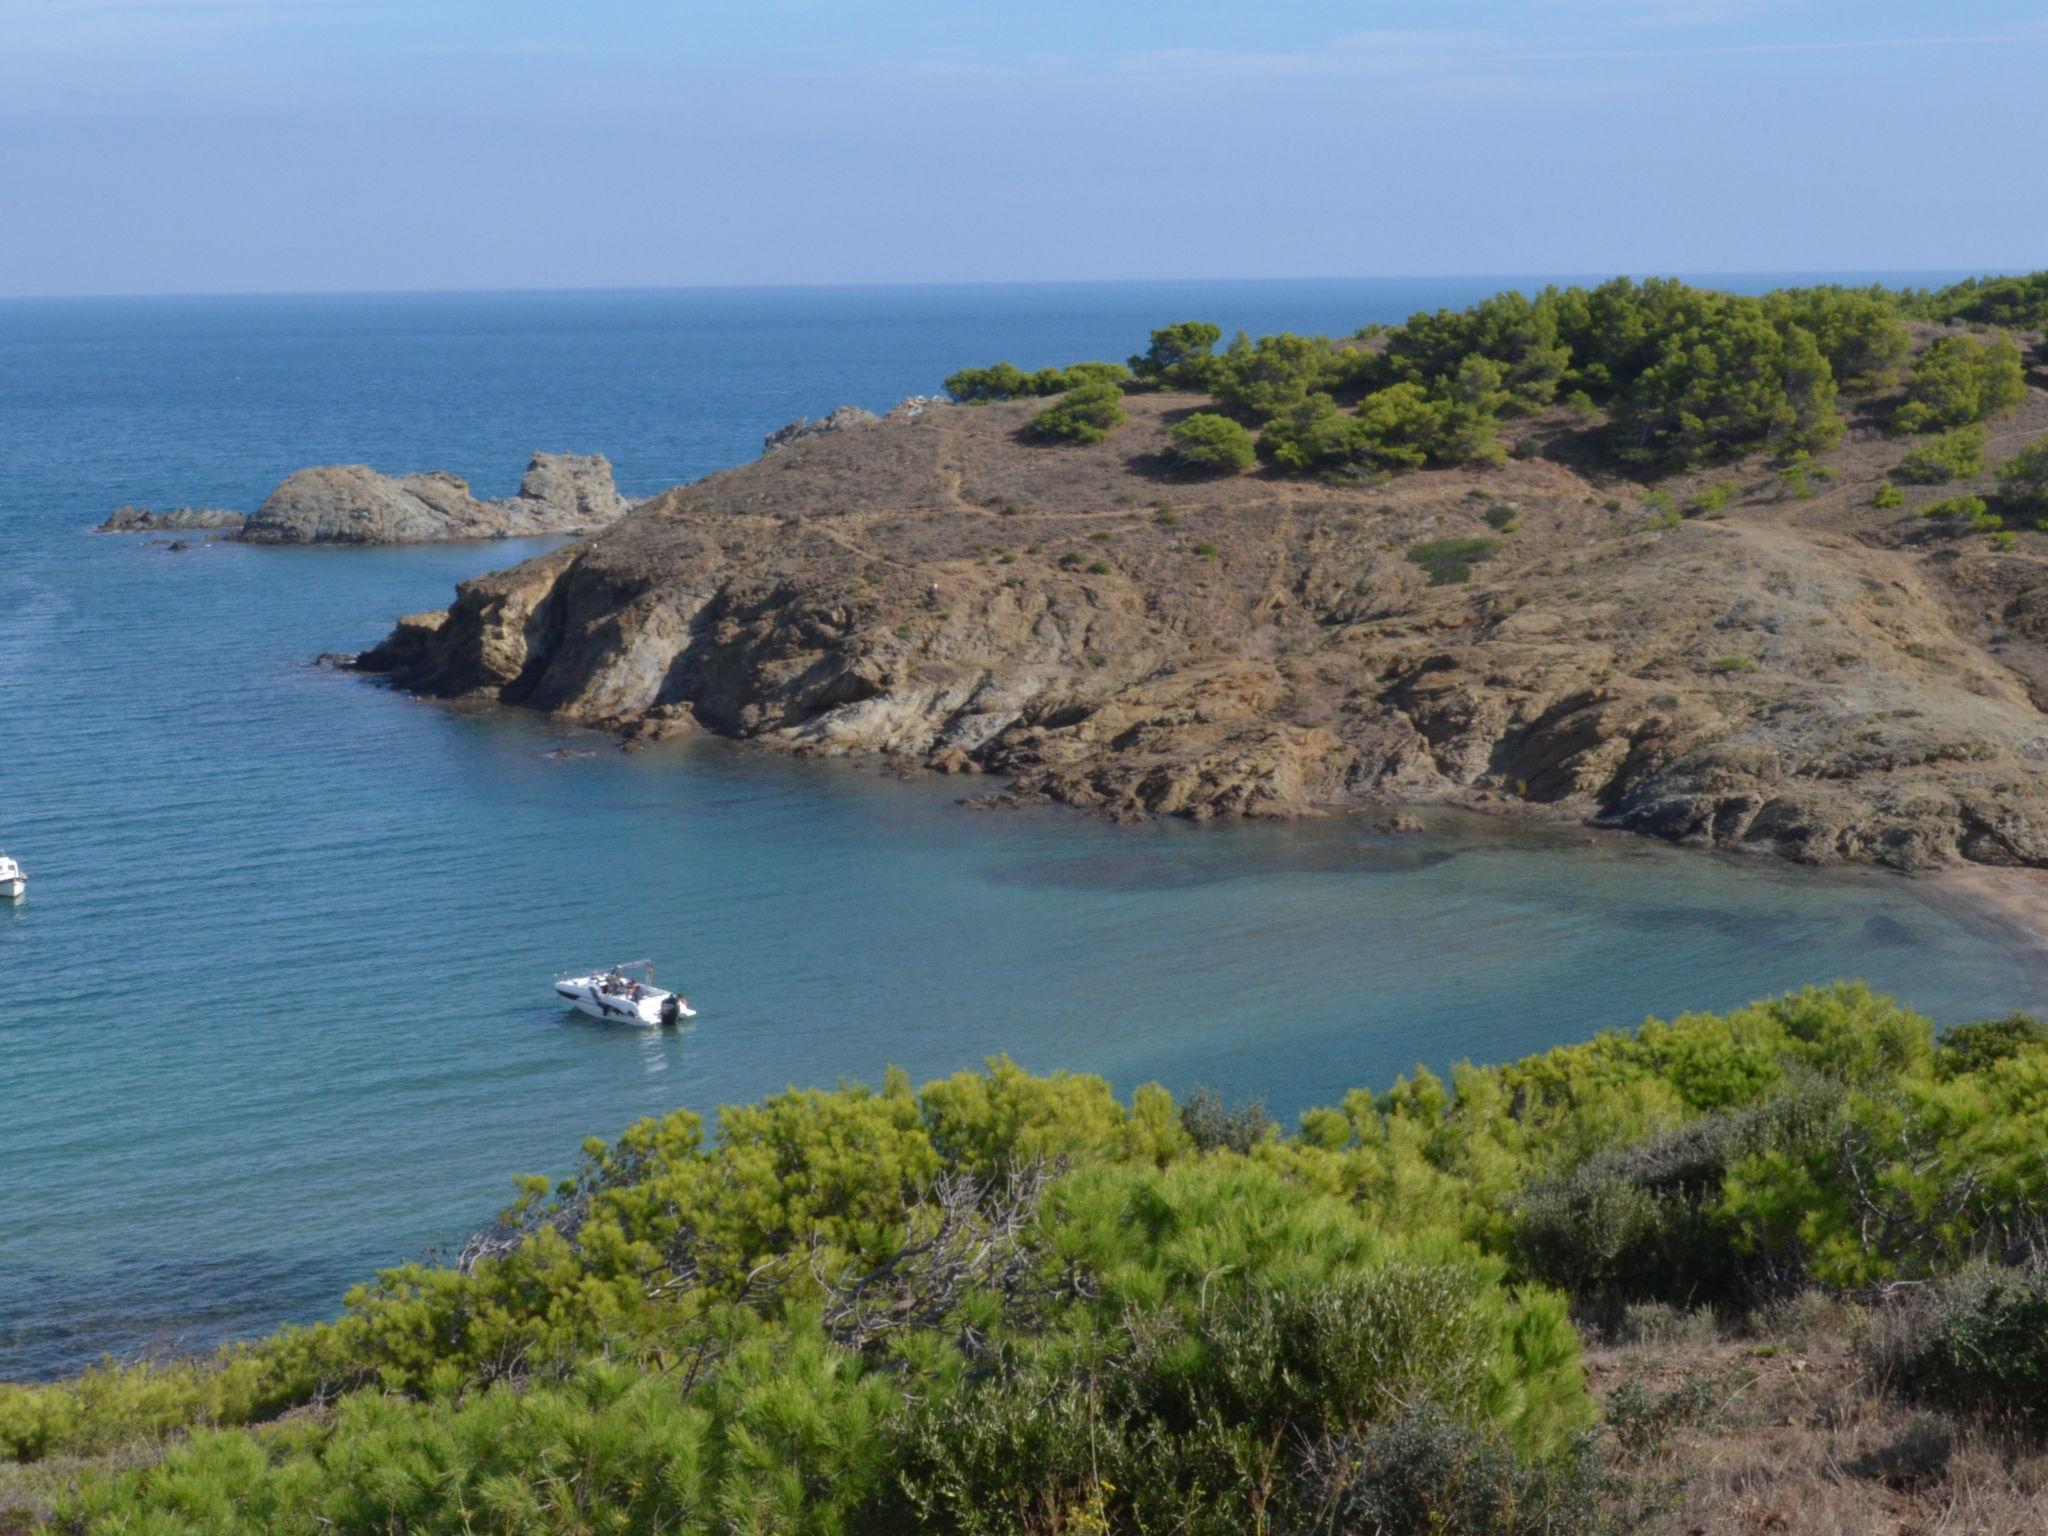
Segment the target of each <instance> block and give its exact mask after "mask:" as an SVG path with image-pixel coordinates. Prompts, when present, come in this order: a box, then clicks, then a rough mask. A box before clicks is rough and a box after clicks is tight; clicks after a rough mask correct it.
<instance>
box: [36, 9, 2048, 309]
mask: <svg viewBox="0 0 2048 1536" xmlns="http://www.w3.org/2000/svg"><path fill="white" fill-rule="evenodd" d="M2044 78H2048V3H2044V0H2027V3H2021V0H1943V3H1935V0H1353V3H1349V4H1343V3H1337V0H1232V3H1221V0H1171V3H1166V0H1093V3H1084V0H665V3H657V0H645V3H640V0H546V3H543V0H0V294H4V295H43V294H76V293H217V292H228V293H248V292H277V291H283V292H299V291H330V290H346V291H353V290H381V289H443V288H458V289H474V288H559V287H648V286H689V285H698V284H784V283H886V282H932V281H942V282H978V281H1013V280H1094V279H1118V278H1219V277H1251V278H1265V277H1312V276H1313V277H1334V276H1358V277H1369V276H1429V275H1450V274H1458V275H1491V274H1538V273H1569V274H1587V275H1593V274H1602V273H1609V272H1620V271H1629V272H1657V271H1683V272H1687V273H1694V274H1704V273H1715V272H1759V271H1768V272H1801V271H1872V272H1876V271H1932V270H1960V269H1969V270H1998V269H2004V270H2028V269H2032V268H2036V267H2042V266H2048V196H2044V195H2043V194H2044V189H2048V172H2044V169H2043V167H2044V166H2048V153H2044V151H2048V107H2044V102H2043V98H2042V94H2041V84H2040V83H2041V82H2042V80H2043V79H2044Z"/></svg>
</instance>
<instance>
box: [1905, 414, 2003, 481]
mask: <svg viewBox="0 0 2048 1536" xmlns="http://www.w3.org/2000/svg"><path fill="white" fill-rule="evenodd" d="M1990 440H1991V434H1990V431H1989V430H1988V429H1987V428H1986V427H1985V426H1984V425H1983V423H1981V422H1972V423H1971V424H1970V425H1968V426H1965V427H1957V428H1956V429H1955V430H1954V431H1951V432H1943V433H1941V434H1940V435H1939V436H1937V437H1931V438H1929V439H1928V440H1927V441H1926V442H1924V443H1919V444H1916V445H1915V446H1914V448H1913V449H1912V451H1911V452H1910V453H1908V454H1907V455H1906V456H1905V457H1904V458H1903V459H1901V460H1899V467H1898V468H1897V469H1895V470H1893V471H1892V474H1893V476H1894V477H1895V478H1897V479H1900V480H1904V481H1906V482H1907V483H1908V484H1910V485H1942V484H1946V483H1947V482H1948V481H1950V480H1967V479H1969V478H1970V477H1971V476H1972V475H1978V474H1982V473H1983V472H1984V448H1985V445H1986V444H1987V443H1989V442H1990Z"/></svg>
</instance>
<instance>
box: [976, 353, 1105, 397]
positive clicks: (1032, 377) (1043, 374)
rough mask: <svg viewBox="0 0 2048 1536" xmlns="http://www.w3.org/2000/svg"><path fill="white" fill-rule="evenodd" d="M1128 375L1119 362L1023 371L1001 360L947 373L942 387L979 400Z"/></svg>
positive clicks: (1055, 390)
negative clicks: (1032, 371) (986, 366)
mask: <svg viewBox="0 0 2048 1536" xmlns="http://www.w3.org/2000/svg"><path fill="white" fill-rule="evenodd" d="M1130 376H1131V375H1130V370H1128V369H1127V368H1125V367H1124V366H1123V364H1121V363H1074V364H1071V365H1070V366H1068V367H1065V368H1041V369H1039V370H1038V371H1037V372H1036V373H1026V372H1024V370H1023V369H1021V368H1019V367H1017V366H1016V365H1015V364H1013V363H1007V362H1004V363H996V364H994V365H993V366H991V367H988V368H963V369H961V370H960V371H959V372H958V373H954V374H948V375H947V377H946V384H945V389H946V393H947V394H949V395H951V396H952V397H953V398H954V399H955V400H959V401H961V402H963V403H968V404H980V403H982V402H984V401H988V400H1013V399H1020V398H1025V397H1029V396H1033V395H1057V394H1061V393H1064V392H1065V391H1067V390H1070V389H1074V388H1077V387H1079V386H1081V385H1084V384H1106V385H1110V386H1112V387H1118V386H1121V385H1122V384H1123V383H1124V381H1126V380H1128V379H1129V378H1130Z"/></svg>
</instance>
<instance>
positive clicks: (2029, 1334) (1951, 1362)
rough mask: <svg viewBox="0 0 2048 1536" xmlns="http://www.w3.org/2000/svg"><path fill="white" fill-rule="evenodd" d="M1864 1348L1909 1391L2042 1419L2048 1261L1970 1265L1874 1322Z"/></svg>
mask: <svg viewBox="0 0 2048 1536" xmlns="http://www.w3.org/2000/svg"><path fill="white" fill-rule="evenodd" d="M1869 1352H1870V1354H1871V1355H1872V1357H1873V1360H1874V1363H1875V1364H1876V1365H1877V1367H1878V1368H1879V1369H1880V1370H1881V1371H1882V1372H1883V1373H1884V1374H1885V1375H1886V1377H1887V1378H1888V1379H1889V1381H1890V1384H1891V1385H1892V1386H1893V1387H1895V1388H1896V1389H1897V1390H1899V1391H1901V1392H1903V1393H1905V1394H1906V1395H1908V1396H1911V1397H1915V1398H1919V1399H1920V1400H1922V1401H1925V1402H1931V1403H1938V1404H1941V1405H1943V1406H1945V1407H1949V1408H1955V1409H1959V1410H1961V1411H1963V1412H1965V1413H1972V1414H1980V1415H1985V1416H1988V1417H1996V1418H2000V1419H2022V1420H2027V1421H2031V1422H2032V1423H2034V1424H2036V1425H2040V1424H2044V1423H2048V1264H2044V1263H2043V1262H2042V1261H2040V1260H2038V1259H2036V1260H2035V1261H2033V1262H2031V1263H2028V1264H2026V1265H2023V1266H2020V1267H2018V1268H2010V1269H2008V1268H2000V1267H1997V1266H1994V1265H1991V1264H1975V1265H1971V1266H1970V1267H1968V1268H1966V1269H1964V1270H1962V1271H1961V1272H1959V1273H1958V1274H1956V1275H1954V1276H1952V1277H1951V1278H1949V1279H1947V1280H1945V1281H1943V1282H1942V1283H1941V1284H1939V1285H1937V1286H1936V1287H1935V1288H1934V1289H1933V1291H1932V1292H1931V1293H1930V1294H1928V1295H1926V1296H1923V1297H1921V1298H1919V1299H1917V1300H1915V1301H1909V1302H1907V1303H1905V1304H1904V1305H1902V1306H1899V1307H1897V1308H1895V1309H1894V1310H1893V1311H1891V1312H1890V1313H1887V1314H1884V1315H1882V1316H1881V1317H1880V1318H1879V1319H1878V1325H1877V1327H1876V1328H1875V1329H1874V1330H1873V1335H1872V1339H1871V1343H1870V1345H1869Z"/></svg>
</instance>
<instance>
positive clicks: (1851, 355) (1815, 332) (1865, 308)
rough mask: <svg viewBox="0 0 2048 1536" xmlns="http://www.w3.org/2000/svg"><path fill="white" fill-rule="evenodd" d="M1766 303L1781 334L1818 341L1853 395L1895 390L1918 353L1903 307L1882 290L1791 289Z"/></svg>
mask: <svg viewBox="0 0 2048 1536" xmlns="http://www.w3.org/2000/svg"><path fill="white" fill-rule="evenodd" d="M1763 303H1764V306H1765V309H1766V310H1767V312H1768V313H1769V314H1770V316H1771V318H1772V320H1773V321H1774V322H1775V323H1776V324H1777V325H1778V327H1779V328H1780V329H1781V330H1785V329H1789V328H1791V327H1795V326H1796V327H1797V328H1798V329H1800V330H1801V331H1804V332H1806V333H1807V334H1808V335H1810V336H1811V337H1812V338H1813V340H1814V342H1815V343H1816V344H1817V345H1818V347H1819V349H1820V351H1821V353H1822V354H1823V355H1824V356H1825V357H1826V358H1827V360H1828V366H1829V368H1830V370H1831V371H1832V372H1833V374H1834V377H1835V379H1836V380H1837V381H1838V382H1839V383H1840V385H1841V387H1842V388H1843V389H1846V390H1849V391H1850V392H1852V393H1856V394H1867V393H1870V392H1872V391H1877V390H1885V389H1890V388H1891V387H1892V385H1893V384H1894V383H1895V382H1896V381H1897V379H1898V373H1899V365H1900V364H1901V363H1903V362H1904V361H1905V360H1906V355H1907V353H1909V352H1910V351H1911V350H1912V346H1913V342H1912V338H1911V336H1909V335H1908V334H1907V331H1906V328H1905V326H1904V325H1902V324H1900V322H1899V309H1898V303H1897V301H1896V299H1895V298H1894V297H1893V296H1892V295H1891V294H1889V293H1886V292H1885V291H1884V290H1883V289H1882V288H1843V287H1838V286H1829V287H1822V288H1785V289H1780V290H1779V291H1778V292H1776V293H1772V294H1768V295H1766V296H1765V298H1764V300H1763Z"/></svg>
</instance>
